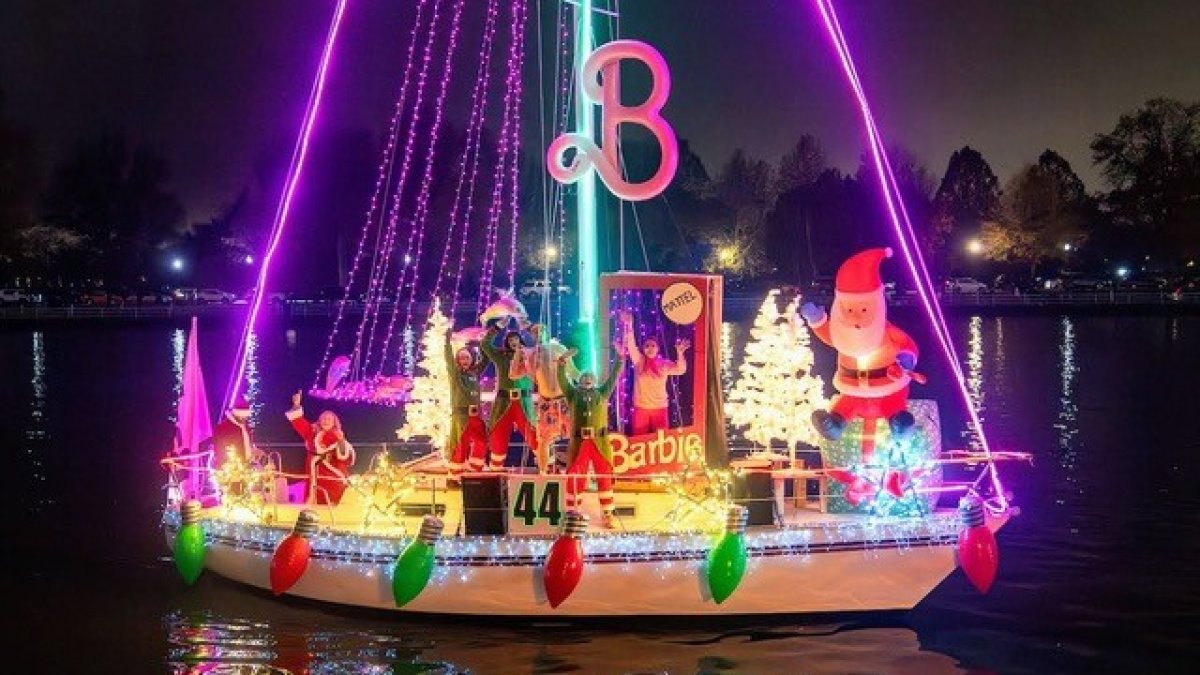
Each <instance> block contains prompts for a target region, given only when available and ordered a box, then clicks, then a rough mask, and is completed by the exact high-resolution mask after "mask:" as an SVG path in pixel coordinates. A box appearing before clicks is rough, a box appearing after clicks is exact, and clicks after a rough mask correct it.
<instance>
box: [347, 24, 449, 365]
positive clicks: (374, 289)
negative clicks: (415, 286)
mask: <svg viewBox="0 0 1200 675" xmlns="http://www.w3.org/2000/svg"><path fill="white" fill-rule="evenodd" d="M441 7H442V0H435V3H434V7H433V21H432V22H431V23H430V28H429V37H428V39H427V40H426V42H425V47H424V51H423V53H422V55H421V70H420V72H419V73H418V75H417V91H416V99H415V101H414V102H413V108H412V115H411V116H410V120H409V126H408V134H407V137H406V138H405V142H404V159H403V161H402V162H401V164H400V175H399V177H398V178H397V179H396V188H395V191H394V192H393V193H392V203H391V208H390V209H389V211H388V226H387V233H386V234H385V236H384V240H383V244H382V247H381V250H380V253H382V256H381V257H380V266H379V272H378V274H373V275H372V278H371V287H370V288H368V297H367V303H368V307H371V306H376V305H377V303H378V302H379V301H380V299H381V297H382V294H383V290H384V289H385V288H386V279H387V275H388V270H389V269H390V268H391V260H392V250H393V246H395V242H396V227H397V224H398V223H399V220H400V208H401V205H402V204H403V202H404V193H405V187H406V185H407V184H408V174H409V171H410V170H411V169H412V161H413V152H414V147H415V146H416V141H417V137H418V132H419V128H420V122H421V108H422V105H423V104H424V101H425V88H426V85H427V84H428V82H429V64H430V63H431V62H432V60H433V44H434V40H435V38H436V37H437V34H438V28H437V27H438V24H439V23H440V22H441V18H442V14H441V11H440V9H441ZM431 142H432V141H431ZM395 311H396V307H395V303H393V305H392V312H393V313H395ZM378 321H379V316H378V311H375V312H374V313H371V314H370V315H369V316H368V314H364V317H363V321H362V323H361V324H360V325H359V331H358V335H357V336H356V339H355V353H356V354H362V355H363V366H362V372H364V373H367V372H370V370H371V355H372V354H373V353H374V344H375V335H376V326H377V325H378ZM368 326H369V327H368ZM364 334H365V337H366V340H367V342H366V347H365V350H364V349H363V348H362V340H363V337H364Z"/></svg>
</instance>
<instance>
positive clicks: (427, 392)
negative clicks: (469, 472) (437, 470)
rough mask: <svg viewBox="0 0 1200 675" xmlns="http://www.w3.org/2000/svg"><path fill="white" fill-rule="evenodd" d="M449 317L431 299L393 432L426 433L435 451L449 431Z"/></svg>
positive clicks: (408, 436)
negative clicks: (418, 355) (399, 423)
mask: <svg viewBox="0 0 1200 675" xmlns="http://www.w3.org/2000/svg"><path fill="white" fill-rule="evenodd" d="M449 332H450V319H449V318H447V317H446V315H445V313H443V312H442V308H441V303H440V302H439V301H438V300H436V299H435V300H434V301H433V311H432V312H430V315H429V323H427V324H426V326H425V333H424V334H423V335H422V336H421V360H420V361H419V362H417V375H416V377H414V378H413V382H412V389H411V393H410V394H409V398H408V402H407V403H405V404H404V426H402V427H400V428H399V429H397V430H396V436H397V437H398V438H399V439H400V440H402V441H404V440H409V439H413V438H418V437H428V438H429V441H430V443H431V444H432V445H433V448H434V450H435V451H438V452H441V451H442V450H444V447H443V446H445V445H446V439H447V438H448V436H449V435H450V422H451V415H450V410H451V401H450V393H451V392H450V370H449V366H448V364H447V363H446V337H447V334H448V333H449Z"/></svg>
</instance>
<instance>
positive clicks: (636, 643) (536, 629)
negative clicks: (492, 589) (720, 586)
mask: <svg viewBox="0 0 1200 675" xmlns="http://www.w3.org/2000/svg"><path fill="white" fill-rule="evenodd" d="M332 622H334V623H338V624H342V623H345V624H346V625H345V629H344V630H321V631H314V630H313V629H312V628H311V627H310V626H307V625H302V624H300V623H296V624H295V625H291V624H288V623H285V622H272V621H266V620H250V619H245V618H232V617H227V616H221V615H220V614H217V613H213V612H193V613H187V614H185V613H183V612H171V613H169V614H167V615H166V616H165V617H164V618H163V623H164V627H165V628H166V632H167V641H168V654H167V661H168V663H169V664H170V667H171V669H172V672H175V673H212V672H237V673H293V674H295V675H300V674H306V673H372V674H373V673H463V672H480V673H493V672H495V673H517V672H519V673H568V672H578V673H584V672H622V673H624V672H671V673H676V672H678V673H726V672H728V673H734V672H745V673H765V672H805V673H842V672H848V671H853V672H914V673H916V672H920V673H929V674H933V675H936V674H939V673H962V672H966V671H964V669H962V668H961V667H960V666H959V665H958V663H957V661H956V659H954V658H952V657H950V656H947V655H945V654H940V653H938V652H935V651H932V650H929V649H928V648H927V647H926V648H922V645H921V644H920V641H919V640H918V637H917V634H916V633H915V632H914V631H913V630H912V629H911V628H909V627H908V626H907V625H905V624H904V623H903V622H902V621H901V620H899V619H873V620H872V619H868V620H864V621H862V622H853V623H851V622H837V623H825V624H806V625H800V626H796V625H787V626H780V625H768V626H742V627H739V628H736V629H731V630H729V631H727V632H721V631H697V630H694V629H693V630H689V631H670V630H668V631H665V632H664V631H663V630H662V629H658V628H655V627H653V626H651V625H649V624H646V623H645V622H644V621H642V622H641V623H640V624H638V623H635V624H632V625H631V626H630V627H629V628H630V629H629V630H627V631H622V632H612V631H605V630H594V629H589V628H585V627H580V626H573V625H569V624H565V623H560V624H555V625H554V626H552V627H548V626H544V625H542V626H522V627H517V628H503V627H479V626H475V627H467V626H464V627H459V626H456V625H454V624H450V623H446V622H425V621H422V622H419V623H417V622H409V621H407V620H401V621H397V622H388V623H383V622H381V621H377V620H370V619H366V618H361V617H352V618H347V619H344V620H343V619H340V618H338V619H333V620H332Z"/></svg>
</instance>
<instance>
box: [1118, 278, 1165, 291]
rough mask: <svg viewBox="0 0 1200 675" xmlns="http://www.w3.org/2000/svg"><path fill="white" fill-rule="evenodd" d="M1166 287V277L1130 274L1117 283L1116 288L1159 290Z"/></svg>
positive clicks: (1125, 289)
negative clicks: (1130, 275)
mask: <svg viewBox="0 0 1200 675" xmlns="http://www.w3.org/2000/svg"><path fill="white" fill-rule="evenodd" d="M1166 287H1167V280H1166V279H1163V278H1162V277H1152V276H1132V277H1129V278H1127V279H1122V280H1121V281H1119V282H1118V283H1117V288H1119V289H1121V290H1123V291H1161V290H1163V289H1165V288H1166Z"/></svg>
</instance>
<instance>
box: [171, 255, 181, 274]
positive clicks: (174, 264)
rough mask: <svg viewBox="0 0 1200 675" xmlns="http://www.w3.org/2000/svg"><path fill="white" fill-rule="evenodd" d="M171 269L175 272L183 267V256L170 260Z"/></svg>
mask: <svg viewBox="0 0 1200 675" xmlns="http://www.w3.org/2000/svg"><path fill="white" fill-rule="evenodd" d="M171 269H173V270H175V271H176V272H178V271H180V270H182V269H183V258H173V259H172V260H171Z"/></svg>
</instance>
